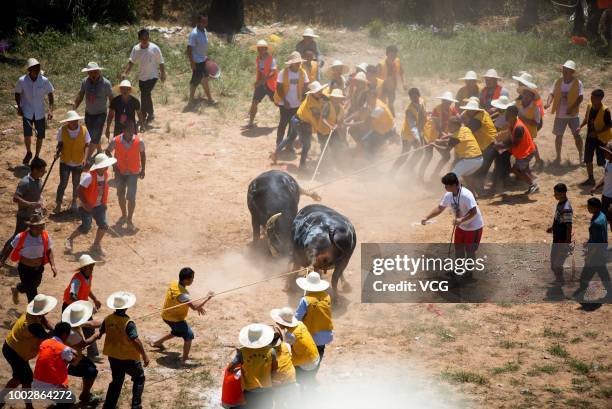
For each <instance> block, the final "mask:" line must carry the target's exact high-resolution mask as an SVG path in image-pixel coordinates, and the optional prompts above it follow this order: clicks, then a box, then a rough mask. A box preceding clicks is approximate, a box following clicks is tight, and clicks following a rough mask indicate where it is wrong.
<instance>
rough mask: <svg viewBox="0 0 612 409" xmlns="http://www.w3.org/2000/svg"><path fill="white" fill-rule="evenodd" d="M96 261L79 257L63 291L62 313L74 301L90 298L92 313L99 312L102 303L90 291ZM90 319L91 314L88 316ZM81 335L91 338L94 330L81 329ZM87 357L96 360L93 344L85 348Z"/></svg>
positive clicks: (86, 257) (89, 327)
mask: <svg viewBox="0 0 612 409" xmlns="http://www.w3.org/2000/svg"><path fill="white" fill-rule="evenodd" d="M95 264H96V260H94V259H93V258H91V256H90V255H89V254H83V255H82V256H81V257H79V268H78V269H77V270H76V272H75V273H74V275H73V276H72V278H71V279H70V283H69V284H68V287H66V289H65V290H64V303H63V304H62V311H65V310H66V308H67V307H68V306H70V305H71V304H72V303H73V302H75V301H87V300H89V299H90V298H91V300H92V301H93V304H92V305H94V307H95V308H94V310H93V312H95V311H97V310H99V309H100V308H101V307H102V303H101V302H100V301H99V300H98V298H97V297H96V296H95V295H94V293H93V291H92V290H91V287H92V284H93V271H94V266H95ZM89 318H90V319H92V314H90V315H89ZM83 333H84V334H85V337H91V336H92V335H93V334H94V330H93V328H92V327H91V326H90V325H87V326H84V327H83ZM87 355H88V356H89V358H91V359H94V360H97V359H98V347H97V345H96V343H95V342H93V343H91V344H90V345H89V346H88V348H87Z"/></svg>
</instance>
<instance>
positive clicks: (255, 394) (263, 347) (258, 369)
mask: <svg viewBox="0 0 612 409" xmlns="http://www.w3.org/2000/svg"><path fill="white" fill-rule="evenodd" d="M273 339H274V330H273V329H272V327H271V326H269V325H265V324H250V325H247V326H246V327H243V328H242V329H241V330H240V334H239V336H238V341H239V342H240V345H242V347H241V348H239V349H237V350H236V355H235V356H234V359H233V360H232V362H231V363H230V369H229V370H230V371H233V370H234V369H235V368H236V367H237V366H238V365H240V366H241V368H240V372H241V376H240V381H241V383H242V390H243V392H244V399H245V400H246V406H243V407H247V408H249V409H251V408H253V409H269V408H271V407H272V395H271V392H272V376H273V373H274V372H276V369H277V367H278V362H277V358H276V351H275V350H274V348H272V347H271V346H270V344H271V343H272V340H273Z"/></svg>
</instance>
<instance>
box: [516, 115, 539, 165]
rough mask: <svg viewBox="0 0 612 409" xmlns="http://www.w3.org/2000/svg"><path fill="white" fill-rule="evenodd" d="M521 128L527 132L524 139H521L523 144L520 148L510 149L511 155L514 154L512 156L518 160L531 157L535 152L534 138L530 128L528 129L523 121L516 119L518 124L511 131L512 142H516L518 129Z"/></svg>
mask: <svg viewBox="0 0 612 409" xmlns="http://www.w3.org/2000/svg"><path fill="white" fill-rule="evenodd" d="M519 126H522V127H523V129H524V130H525V133H523V138H522V139H521V143H520V144H519V145H518V146H513V147H512V148H511V149H510V153H512V156H514V157H515V158H516V159H525V158H526V157H527V156H529V155H531V154H532V153H533V152H534V151H535V144H534V143H533V138H532V137H531V133H530V132H529V128H527V125H525V123H524V122H523V121H521V120H520V119H519V118H516V123H515V124H514V127H513V128H512V129H511V131H512V141H513V142H514V138H515V134H516V129H517V128H518V127H519Z"/></svg>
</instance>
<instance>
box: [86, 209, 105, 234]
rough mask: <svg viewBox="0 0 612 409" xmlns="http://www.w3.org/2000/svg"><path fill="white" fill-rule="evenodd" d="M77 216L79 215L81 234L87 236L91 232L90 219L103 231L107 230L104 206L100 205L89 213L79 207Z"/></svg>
mask: <svg viewBox="0 0 612 409" xmlns="http://www.w3.org/2000/svg"><path fill="white" fill-rule="evenodd" d="M79 214H80V215H81V225H80V226H79V230H80V231H81V233H83V234H87V233H88V232H89V230H91V222H92V219H94V220H95V221H96V225H97V226H98V227H99V228H100V229H103V230H106V229H108V223H107V222H106V206H105V205H100V206H96V207H94V208H93V209H92V210H91V212H88V211H87V210H85V209H83V208H82V207H79Z"/></svg>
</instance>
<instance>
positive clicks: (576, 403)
mask: <svg viewBox="0 0 612 409" xmlns="http://www.w3.org/2000/svg"><path fill="white" fill-rule="evenodd" d="M563 403H565V405H566V406H568V407H570V408H577V409H591V408H594V407H595V406H593V404H592V403H591V402H590V401H588V400H584V399H579V398H571V399H566V400H565V401H564V402H563Z"/></svg>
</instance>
